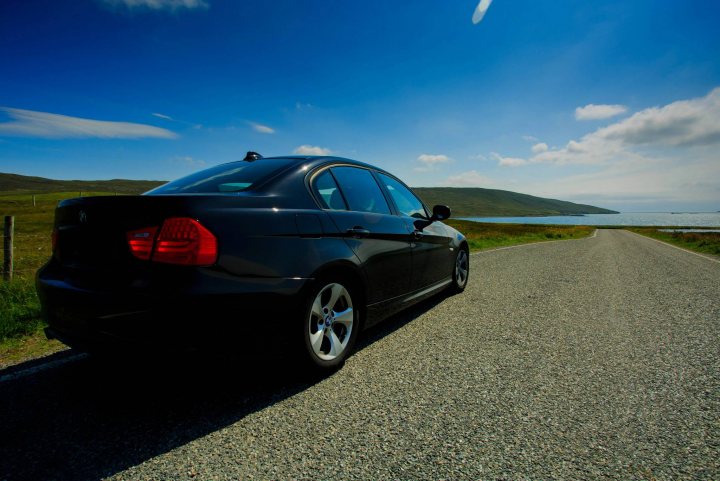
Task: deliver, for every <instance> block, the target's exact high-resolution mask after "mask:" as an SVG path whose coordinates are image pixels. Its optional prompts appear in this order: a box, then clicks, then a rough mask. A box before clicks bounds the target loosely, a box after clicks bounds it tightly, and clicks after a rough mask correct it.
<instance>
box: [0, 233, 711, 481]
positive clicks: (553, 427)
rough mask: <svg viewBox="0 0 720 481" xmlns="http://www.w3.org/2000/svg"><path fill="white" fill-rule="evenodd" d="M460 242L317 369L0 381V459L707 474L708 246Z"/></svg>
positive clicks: (107, 465)
mask: <svg viewBox="0 0 720 481" xmlns="http://www.w3.org/2000/svg"><path fill="white" fill-rule="evenodd" d="M472 261H473V265H472V269H473V271H472V276H471V285H470V286H469V287H468V289H467V291H466V292H465V293H464V294H462V295H458V296H454V297H451V298H447V299H437V300H434V301H431V302H429V303H425V304H423V305H421V306H420V307H419V308H417V309H414V310H413V311H412V312H410V313H408V314H406V315H404V316H401V317H399V318H396V319H394V320H391V321H390V322H389V323H387V324H385V325H383V326H382V327H381V328H380V329H378V330H374V331H371V332H370V333H369V335H368V336H366V337H365V340H364V342H363V346H362V348H361V350H360V351H359V352H357V353H356V354H355V355H354V356H353V357H352V358H351V359H350V360H349V361H348V362H347V364H346V366H345V367H344V369H342V370H341V371H340V372H339V373H337V374H335V375H333V376H331V377H329V378H327V379H322V380H317V379H306V378H303V377H302V376H301V375H300V374H297V373H282V374H281V373H278V372H277V369H275V370H273V368H264V367H263V365H264V362H263V361H262V360H261V359H258V360H257V361H255V362H253V363H252V367H248V368H246V369H245V370H237V369H233V368H231V367H226V368H222V369H219V371H220V372H219V373H215V374H214V375H212V376H210V375H208V371H207V370H206V369H202V368H197V369H192V368H190V367H188V369H186V370H184V371H183V372H182V373H177V372H176V371H168V370H167V369H163V368H156V369H153V370H150V372H147V369H142V370H139V369H136V368H128V369H123V370H119V371H118V370H113V371H112V372H113V373H114V375H113V380H112V381H110V380H108V379H107V378H106V377H105V376H103V369H104V368H102V367H101V366H98V365H97V363H93V362H91V361H89V360H82V361H78V362H76V363H71V364H67V365H64V366H62V367H59V368H56V369H52V370H47V371H44V372H42V373H38V374H33V375H32V376H26V377H23V378H21V379H17V380H13V381H9V382H6V383H4V385H0V479H5V478H7V479H8V480H10V479H51V478H62V479H72V478H76V479H98V478H101V477H112V478H113V479H127V480H140V479H173V480H182V479H203V480H204V479H275V478H279V479H290V478H296V479H352V478H357V479H441V478H452V479H550V478H555V479H622V480H628V479H719V478H720V342H718V341H719V339H718V334H719V333H720V263H717V262H714V261H712V260H708V259H704V258H702V257H699V256H696V255H692V254H690V253H687V252H683V251H680V250H678V249H674V248H671V247H668V246H666V245H664V244H660V243H657V242H654V241H652V240H649V239H645V238H642V237H639V236H637V235H634V234H631V233H629V232H625V231H610V230H607V231H602V230H601V231H599V232H598V235H597V236H596V237H595V238H592V239H586V240H581V241H566V242H554V243H547V244H536V245H531V246H523V247H519V248H512V249H506V250H498V251H494V252H486V253H480V254H476V255H473V256H472ZM269 373H270V374H274V376H273V377H272V379H267V376H268V374H269Z"/></svg>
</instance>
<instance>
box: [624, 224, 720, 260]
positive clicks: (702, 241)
mask: <svg viewBox="0 0 720 481" xmlns="http://www.w3.org/2000/svg"><path fill="white" fill-rule="evenodd" d="M660 229H672V227H628V228H627V230H629V231H632V232H636V233H638V234H642V235H644V236H647V237H652V238H653V239H657V240H661V241H664V242H667V243H669V244H673V245H676V246H678V247H683V248H685V249H689V250H692V251H695V252H700V253H702V254H710V255H714V256H720V232H661V231H660Z"/></svg>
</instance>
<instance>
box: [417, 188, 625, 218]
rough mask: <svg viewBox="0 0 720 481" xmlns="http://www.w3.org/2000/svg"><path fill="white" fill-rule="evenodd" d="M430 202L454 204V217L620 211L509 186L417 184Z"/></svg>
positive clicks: (422, 195) (425, 200)
mask: <svg viewBox="0 0 720 481" xmlns="http://www.w3.org/2000/svg"><path fill="white" fill-rule="evenodd" d="M413 190H414V191H415V192H416V193H417V194H418V195H419V196H420V198H422V200H423V201H424V202H425V203H426V204H428V205H429V206H431V207H432V206H433V205H435V204H445V205H448V206H450V209H451V210H452V214H453V217H521V216H541V215H578V214H617V212H616V211H614V210H608V209H602V208H600V207H594V206H592V205H584V204H574V203H572V202H566V201H564V200H556V199H545V198H543V197H535V196H532V195H527V194H518V193H517V192H510V191H507V190H495V189H481V188H479V187H478V188H476V187H472V188H470V187H467V188H460V187H414V188H413Z"/></svg>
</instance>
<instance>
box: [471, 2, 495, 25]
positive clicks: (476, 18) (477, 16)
mask: <svg viewBox="0 0 720 481" xmlns="http://www.w3.org/2000/svg"><path fill="white" fill-rule="evenodd" d="M492 1H493V0H480V3H478V6H477V7H476V8H475V12H473V16H472V22H473V23H474V24H475V25H477V24H478V23H480V22H481V21H482V19H483V17H485V14H486V13H487V11H488V8H490V4H491V3H492Z"/></svg>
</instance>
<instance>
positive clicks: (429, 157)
mask: <svg viewBox="0 0 720 481" xmlns="http://www.w3.org/2000/svg"><path fill="white" fill-rule="evenodd" d="M417 161H418V162H420V164H422V165H421V166H420V167H416V168H415V169H414V170H415V171H416V172H430V171H432V170H435V169H436V168H437V166H439V165H440V164H447V163H448V162H450V161H451V159H450V157H448V156H447V155H444V154H421V155H419V156H418V158H417Z"/></svg>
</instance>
